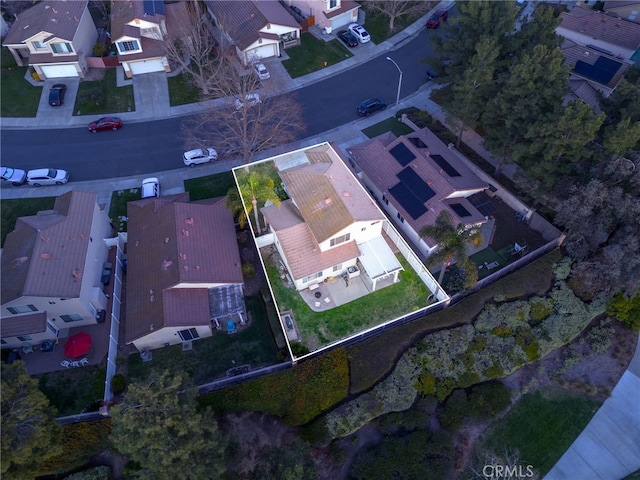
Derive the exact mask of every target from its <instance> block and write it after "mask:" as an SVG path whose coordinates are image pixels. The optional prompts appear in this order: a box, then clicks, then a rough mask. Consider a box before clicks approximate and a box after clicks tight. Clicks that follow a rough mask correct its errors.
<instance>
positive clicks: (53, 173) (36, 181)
mask: <svg viewBox="0 0 640 480" xmlns="http://www.w3.org/2000/svg"><path fill="white" fill-rule="evenodd" d="M68 181H69V174H68V173H67V172H66V171H65V170H60V169H57V168H37V169H35V170H29V171H28V172H27V183H28V184H29V185H33V186H34V187H40V186H42V185H62V184H63V183H67V182H68Z"/></svg>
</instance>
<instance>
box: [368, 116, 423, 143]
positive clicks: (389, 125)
mask: <svg viewBox="0 0 640 480" xmlns="http://www.w3.org/2000/svg"><path fill="white" fill-rule="evenodd" d="M387 132H391V133H393V134H394V135H395V136H396V137H399V136H401V135H407V134H409V133H411V132H413V128H411V127H410V126H409V125H405V124H404V123H402V122H400V121H399V120H396V119H395V118H393V117H389V118H387V119H386V120H383V121H382V122H380V123H376V124H375V125H371V126H370V127H368V128H365V129H364V130H362V133H364V134H365V135H366V136H367V137H369V138H373V137H377V136H378V135H382V134H383V133H387Z"/></svg>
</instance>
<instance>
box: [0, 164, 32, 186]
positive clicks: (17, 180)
mask: <svg viewBox="0 0 640 480" xmlns="http://www.w3.org/2000/svg"><path fill="white" fill-rule="evenodd" d="M0 177H2V183H3V184H5V183H10V184H11V185H15V186H16V187H17V186H20V185H22V184H23V183H24V182H26V181H27V172H25V171H24V170H20V169H19V168H11V167H0Z"/></svg>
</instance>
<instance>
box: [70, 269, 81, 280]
mask: <svg viewBox="0 0 640 480" xmlns="http://www.w3.org/2000/svg"><path fill="white" fill-rule="evenodd" d="M71 275H73V278H75V279H79V278H80V277H81V276H82V273H80V271H79V270H74V271H73V272H72V273H71Z"/></svg>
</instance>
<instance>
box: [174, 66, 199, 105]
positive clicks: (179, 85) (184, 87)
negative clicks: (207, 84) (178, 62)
mask: <svg viewBox="0 0 640 480" xmlns="http://www.w3.org/2000/svg"><path fill="white" fill-rule="evenodd" d="M167 83H168V84H169V103H170V104H171V106H172V107H175V106H177V105H185V104H188V103H196V102H199V101H200V89H199V88H198V87H196V86H195V85H193V84H192V83H191V82H189V81H188V79H187V76H186V74H184V73H179V74H178V75H175V76H173V77H167Z"/></svg>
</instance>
